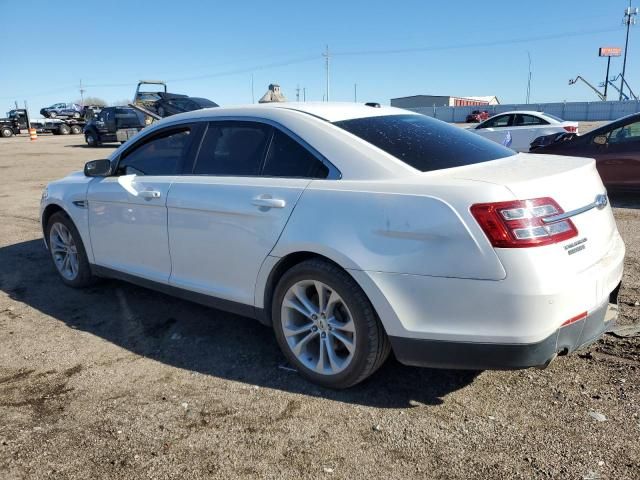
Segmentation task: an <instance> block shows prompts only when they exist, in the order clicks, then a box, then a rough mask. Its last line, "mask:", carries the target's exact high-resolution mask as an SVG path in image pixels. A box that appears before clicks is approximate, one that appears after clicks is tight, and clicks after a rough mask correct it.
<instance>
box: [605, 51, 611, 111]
mask: <svg viewBox="0 0 640 480" xmlns="http://www.w3.org/2000/svg"><path fill="white" fill-rule="evenodd" d="M610 66H611V57H607V74H606V75H605V76H604V101H605V102H606V101H607V88H608V87H609V67H610Z"/></svg>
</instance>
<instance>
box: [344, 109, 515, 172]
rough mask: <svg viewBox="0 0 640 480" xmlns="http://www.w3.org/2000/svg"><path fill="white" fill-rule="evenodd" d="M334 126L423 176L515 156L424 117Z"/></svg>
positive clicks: (390, 117) (376, 119)
mask: <svg viewBox="0 0 640 480" xmlns="http://www.w3.org/2000/svg"><path fill="white" fill-rule="evenodd" d="M334 125H336V126H338V127H340V128H342V129H344V130H346V131H348V132H350V133H352V134H353V135H355V136H357V137H360V138H361V139H363V140H365V141H367V142H369V143H371V144H372V145H375V146H376V147H378V148H380V149H381V150H384V151H385V152H387V153H388V154H390V155H393V156H394V157H396V158H397V159H399V160H402V161H403V162H405V163H406V164H408V165H410V166H412V167H413V168H415V169H417V170H420V171H422V172H430V171H433V170H441V169H444V168H453V167H461V166H464V165H471V164H474V163H482V162H488V161H490V160H496V159H498V158H504V157H509V156H511V155H515V153H516V152H514V151H513V150H511V149H509V148H506V147H503V146H502V145H499V144H497V143H495V142H492V141H491V140H487V139H486V138H483V137H481V136H480V135H476V134H475V133H471V132H468V131H466V130H464V129H462V128H460V127H456V126H453V125H449V124H448V123H444V122H441V121H440V120H435V119H433V118H430V117H427V116H424V115H388V116H381V117H366V118H356V119H353V120H343V121H340V122H336V123H334Z"/></svg>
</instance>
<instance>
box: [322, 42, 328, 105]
mask: <svg viewBox="0 0 640 480" xmlns="http://www.w3.org/2000/svg"><path fill="white" fill-rule="evenodd" d="M322 56H323V57H324V66H325V69H326V73H327V93H326V95H325V97H324V98H325V101H327V102H328V101H329V45H327V46H326V49H325V52H324V53H323V54H322Z"/></svg>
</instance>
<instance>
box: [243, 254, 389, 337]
mask: <svg viewBox="0 0 640 480" xmlns="http://www.w3.org/2000/svg"><path fill="white" fill-rule="evenodd" d="M332 257H334V256H333V255H331V256H329V255H326V254H323V253H319V252H315V251H312V250H299V251H292V252H290V253H288V254H286V255H285V256H283V257H279V258H278V257H267V259H266V260H265V262H264V263H263V265H262V268H261V269H260V273H259V276H258V284H257V285H256V287H257V288H256V298H255V305H256V312H257V318H258V320H259V321H260V322H261V323H263V324H265V325H268V326H271V325H272V319H271V307H272V301H273V293H274V292H275V288H276V286H277V285H278V282H279V281H280V279H281V278H282V276H283V275H284V274H285V273H286V272H287V271H288V270H290V269H291V268H293V267H294V266H296V265H298V264H300V263H302V262H304V261H307V260H311V259H319V260H323V261H326V262H328V263H331V264H333V265H335V266H337V267H338V268H340V269H342V270H344V271H345V272H346V273H347V274H348V275H349V276H350V277H351V278H352V279H353V280H354V281H355V282H356V283H357V284H358V286H359V287H360V288H361V289H362V291H363V292H364V294H365V295H366V296H367V299H368V300H369V301H370V302H371V305H372V306H373V309H374V311H375V312H376V315H377V316H378V318H379V319H380V321H381V323H382V325H383V327H384V329H385V331H386V332H389V327H391V326H392V323H389V322H394V323H396V322H399V320H398V318H397V316H396V312H395V310H394V309H393V308H392V306H391V305H390V304H389V302H388V301H387V299H386V298H385V297H384V295H382V293H381V292H380V290H379V289H378V287H377V286H376V285H375V283H374V282H372V281H371V280H370V279H369V278H368V276H367V275H366V274H365V272H362V271H361V270H359V269H357V268H356V269H354V268H351V265H349V264H350V261H349V260H348V259H347V260H346V261H341V260H339V259H336V258H332ZM392 330H393V328H392Z"/></svg>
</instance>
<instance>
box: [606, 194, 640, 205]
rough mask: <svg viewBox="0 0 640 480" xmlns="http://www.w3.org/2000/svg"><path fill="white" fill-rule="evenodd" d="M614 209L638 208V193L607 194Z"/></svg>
mask: <svg viewBox="0 0 640 480" xmlns="http://www.w3.org/2000/svg"><path fill="white" fill-rule="evenodd" d="M609 201H610V202H611V206H612V207H614V208H640V192H609Z"/></svg>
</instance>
